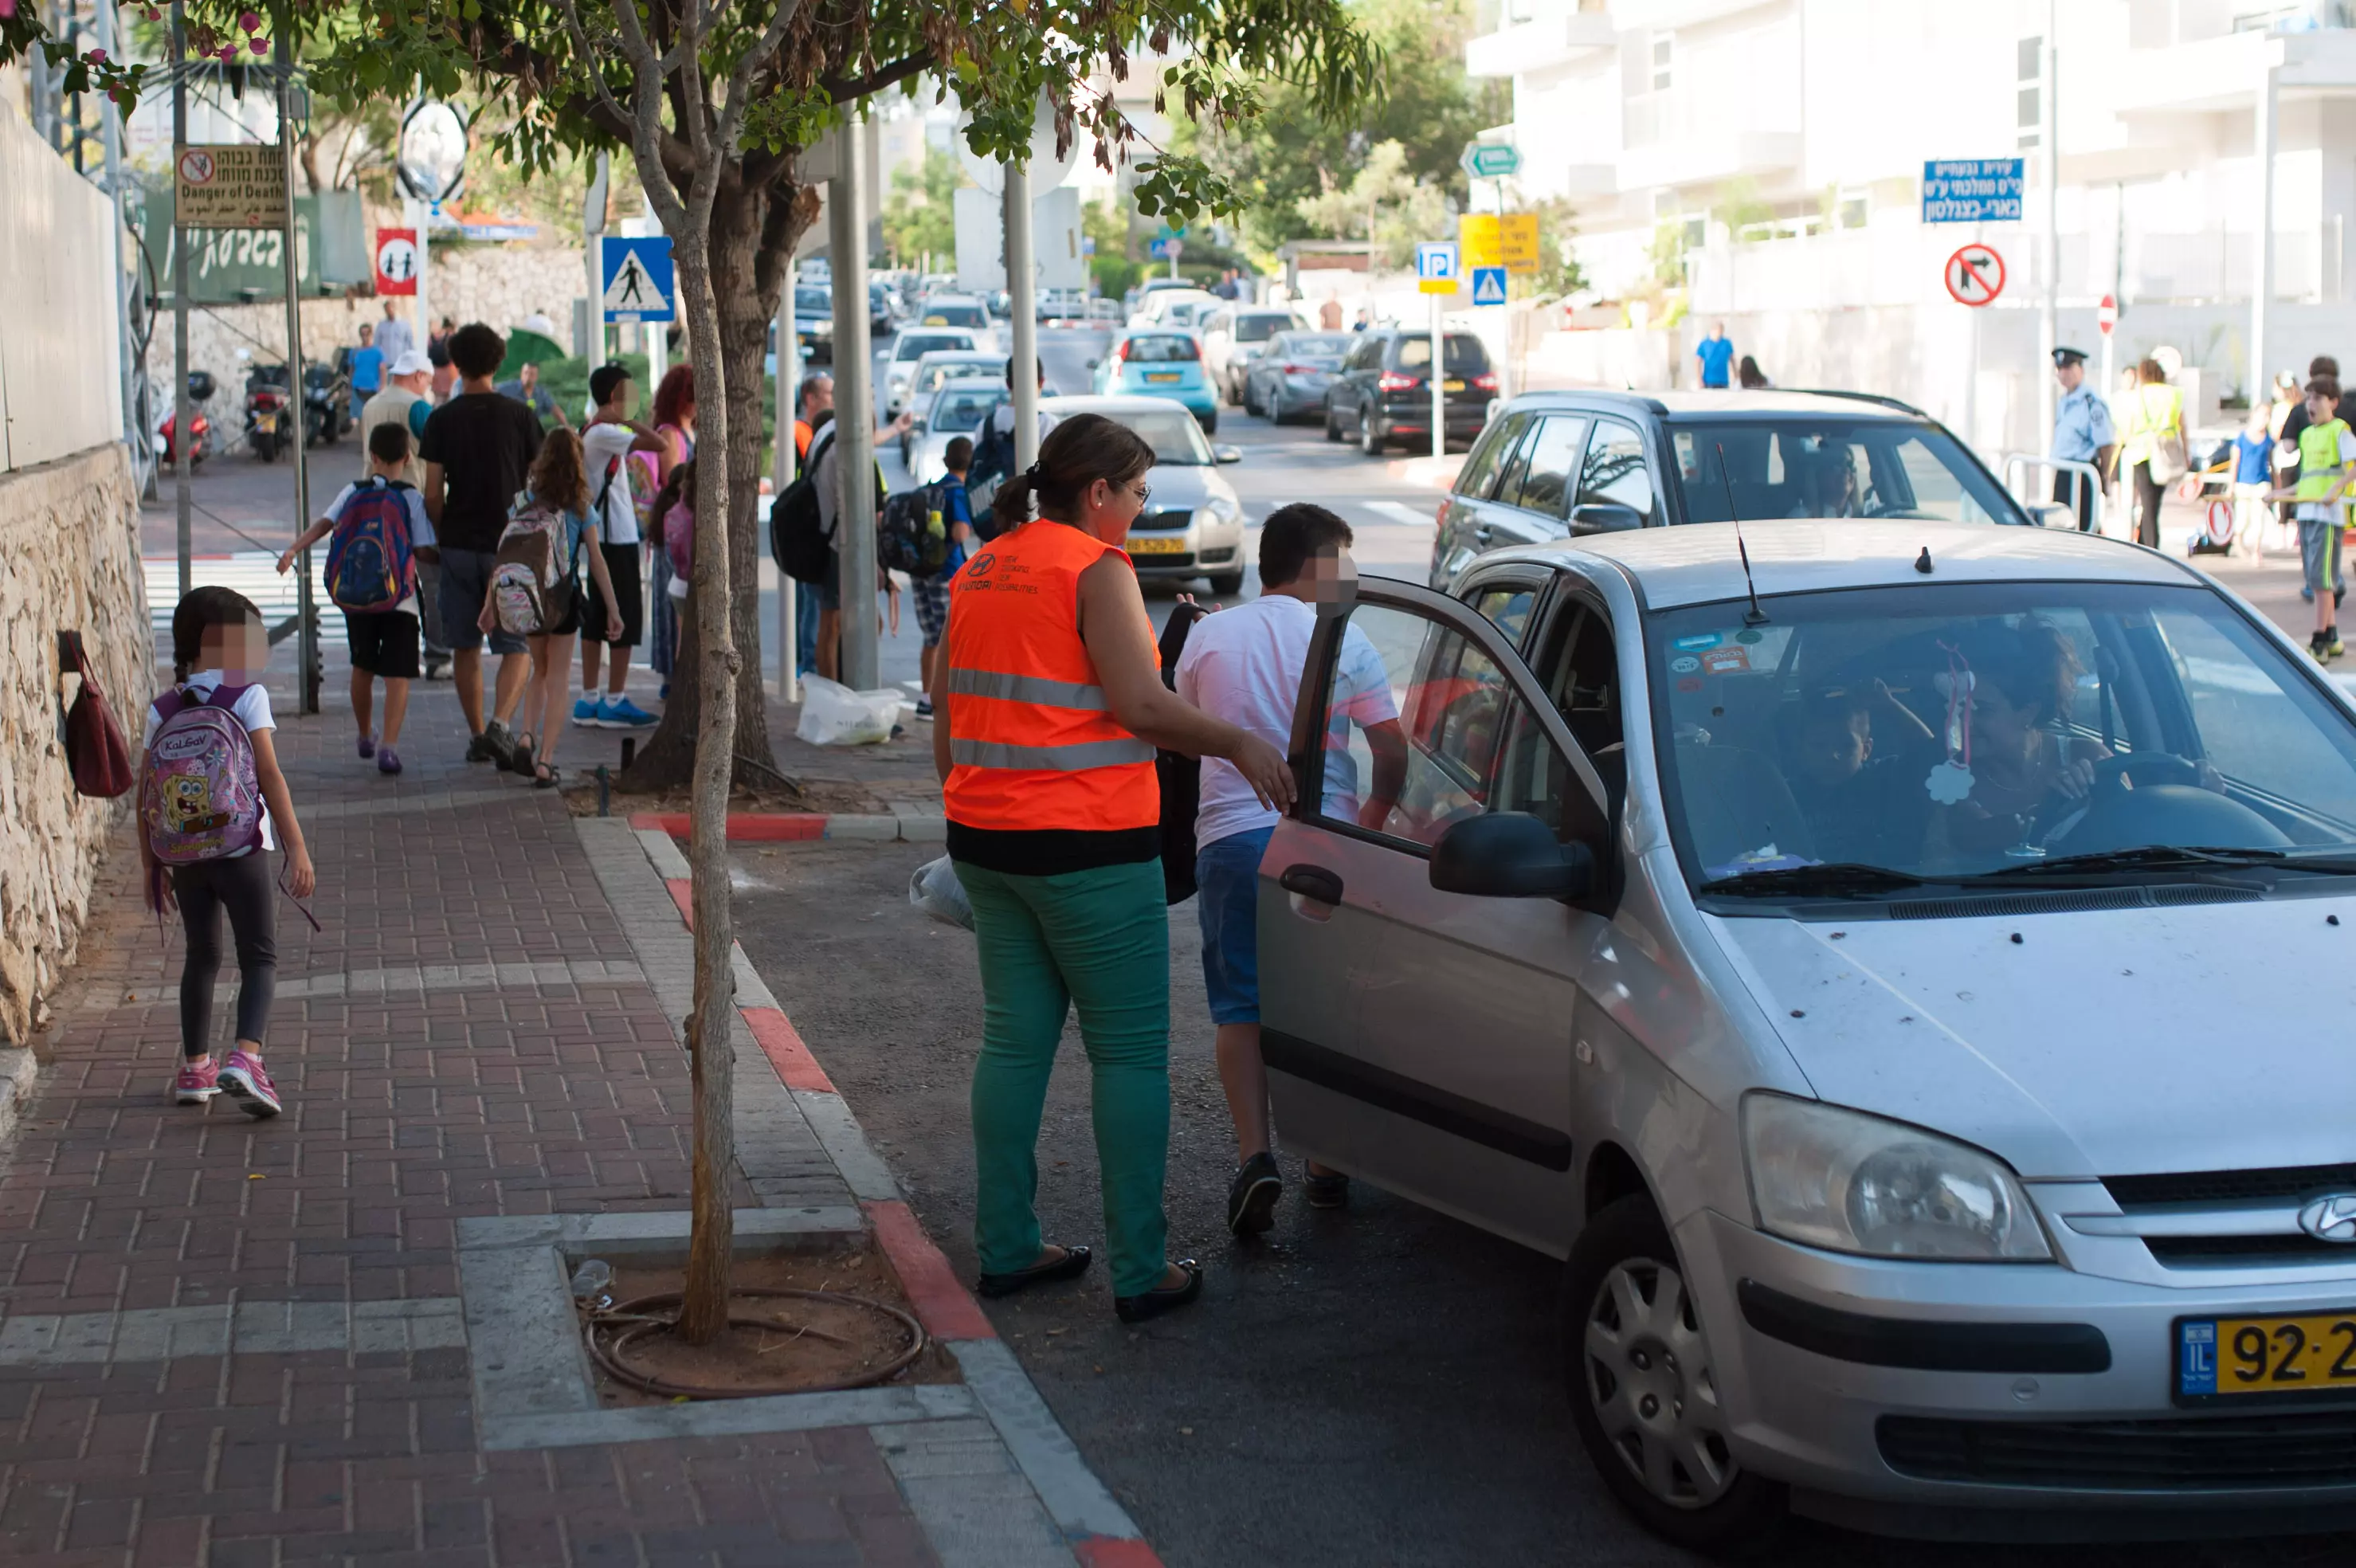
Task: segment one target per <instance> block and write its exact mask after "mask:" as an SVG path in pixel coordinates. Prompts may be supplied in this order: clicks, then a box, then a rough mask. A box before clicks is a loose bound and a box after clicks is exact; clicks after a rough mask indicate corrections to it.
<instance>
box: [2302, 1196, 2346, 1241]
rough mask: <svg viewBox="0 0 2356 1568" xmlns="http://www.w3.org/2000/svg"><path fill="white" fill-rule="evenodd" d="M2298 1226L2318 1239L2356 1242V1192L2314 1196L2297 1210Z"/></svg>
mask: <svg viewBox="0 0 2356 1568" xmlns="http://www.w3.org/2000/svg"><path fill="white" fill-rule="evenodd" d="M2298 1228H2299V1229H2300V1230H2304V1231H2306V1232H2307V1233H2308V1235H2310V1236H2312V1237H2314V1238H2315V1239H2316V1240H2319V1241H2338V1242H2340V1243H2341V1244H2342V1245H2346V1244H2347V1243H2350V1242H2356V1192H2335V1193H2333V1194H2331V1195H2330V1196H2329V1197H2319V1198H2316V1199H2315V1200H2314V1201H2313V1202H2311V1203H2309V1204H2308V1206H2307V1207H2306V1208H2302V1209H2300V1210H2299V1211H2298Z"/></svg>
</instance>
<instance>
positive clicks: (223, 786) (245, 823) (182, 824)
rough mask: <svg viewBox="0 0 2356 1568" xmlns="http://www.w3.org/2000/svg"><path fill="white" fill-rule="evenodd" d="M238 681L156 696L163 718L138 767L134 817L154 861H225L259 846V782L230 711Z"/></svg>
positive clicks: (248, 742) (248, 743)
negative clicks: (199, 690)
mask: <svg viewBox="0 0 2356 1568" xmlns="http://www.w3.org/2000/svg"><path fill="white" fill-rule="evenodd" d="M246 689H247V688H246V687H244V686H226V685H224V686H217V687H215V688H214V689H213V691H212V693H211V694H210V695H209V696H199V695H198V694H197V693H193V692H190V691H188V690H187V688H186V687H176V688H175V689H173V690H172V691H169V692H166V693H164V694H163V695H162V696H160V697H158V698H156V699H155V713H156V715H157V717H158V718H159V719H160V720H161V721H162V722H161V723H159V724H158V725H156V726H155V739H154V740H153V741H151V742H149V743H148V746H147V756H146V758H145V761H143V762H142V763H141V765H140V770H139V822H140V825H141V827H142V828H144V829H145V832H146V834H147V847H148V849H149V851H150V852H152V853H153V854H154V855H155V861H156V864H157V865H166V866H171V865H196V864H197V863H198V862H199V861H207V860H225V859H227V858H229V857H230V855H234V854H244V853H246V852H248V851H252V850H257V849H260V848H261V847H262V786H261V784H260V782H259V780H258V779H257V777H256V775H255V771H254V766H253V740H252V737H251V736H248V735H247V734H246V733H245V725H242V724H240V723H239V722H238V718H237V715H236V714H234V713H232V712H230V710H231V709H232V708H234V707H236V706H237V700H238V698H239V697H240V696H241V695H242V694H243V693H245V691H246Z"/></svg>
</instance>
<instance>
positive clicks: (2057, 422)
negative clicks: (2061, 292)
mask: <svg viewBox="0 0 2356 1568" xmlns="http://www.w3.org/2000/svg"><path fill="white" fill-rule="evenodd" d="M2053 379H2054V380H2055V381H2059V382H2061V401H2060V402H2058V403H2055V404H2054V405H2053V449H2052V455H2053V456H2054V457H2055V458H2057V459H2059V460H2060V461H2061V462H2065V463H2092V464H2093V465H2094V471H2095V472H2096V473H2097V474H2098V475H2100V476H2101V478H2100V481H2099V482H2100V484H2101V485H2102V488H2103V494H2104V495H2105V496H2107V495H2109V494H2110V493H2111V454H2112V453H2113V452H2114V451H2115V450H2116V449H2117V446H2118V439H2119V438H2118V433H2117V431H2115V429H2113V428H2112V425H2111V409H2110V405H2109V404H2108V403H2104V401H2103V399H2102V396H2101V394H2100V393H2098V392H2095V391H2094V388H2093V387H2090V386H2088V385H2087V384H2086V355H2085V351H2084V350H2083V349H2054V350H2053ZM2053 499H2055V500H2057V501H2061V502H2065V503H2067V504H2069V505H2072V506H2074V507H2076V508H2077V509H2078V527H2079V530H2080V531H2081V532H2083V531H2085V530H2087V529H2091V528H2092V527H2094V486H2092V485H2089V484H2088V483H2086V476H2085V475H2083V474H2073V473H2069V472H2066V471H2057V472H2056V473H2055V474H2054V476H2053Z"/></svg>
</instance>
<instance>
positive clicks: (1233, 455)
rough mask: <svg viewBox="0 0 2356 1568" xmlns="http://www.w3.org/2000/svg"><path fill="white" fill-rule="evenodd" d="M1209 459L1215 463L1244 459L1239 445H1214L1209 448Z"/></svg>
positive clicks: (1235, 461) (1234, 461) (1238, 461)
mask: <svg viewBox="0 0 2356 1568" xmlns="http://www.w3.org/2000/svg"><path fill="white" fill-rule="evenodd" d="M1211 460H1212V461H1213V462H1215V463H1240V462H1242V461H1243V460H1244V449H1243V448H1242V447H1240V446H1214V447H1212V448H1211Z"/></svg>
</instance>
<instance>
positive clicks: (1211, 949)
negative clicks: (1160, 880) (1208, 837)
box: [1194, 827, 1276, 1024]
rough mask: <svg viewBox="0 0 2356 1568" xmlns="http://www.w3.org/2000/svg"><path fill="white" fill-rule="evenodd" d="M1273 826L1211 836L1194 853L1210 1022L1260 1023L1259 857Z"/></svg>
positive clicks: (1196, 910)
mask: <svg viewBox="0 0 2356 1568" xmlns="http://www.w3.org/2000/svg"><path fill="white" fill-rule="evenodd" d="M1275 832H1276V829H1275V828H1273V827H1266V828H1254V829H1253V830H1252V831H1251V832H1245V833H1231V834H1229V835H1228V836H1227V837H1226V838H1223V839H1214V840H1212V841H1211V842H1210V843H1206V844H1205V845H1203V847H1202V848H1201V849H1199V850H1198V851H1196V852H1195V854H1194V887H1195V893H1194V913H1195V915H1196V916H1197V917H1198V918H1200V919H1201V921H1202V924H1203V989H1204V990H1205V991H1207V992H1208V993H1210V997H1211V1022H1212V1023H1214V1024H1257V1023H1258V1022H1259V913H1258V910H1259V862H1260V856H1262V855H1264V854H1267V853H1268V841H1269V838H1271V837H1272V836H1274V834H1275Z"/></svg>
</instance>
